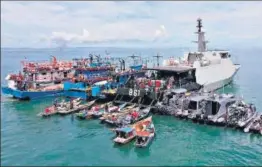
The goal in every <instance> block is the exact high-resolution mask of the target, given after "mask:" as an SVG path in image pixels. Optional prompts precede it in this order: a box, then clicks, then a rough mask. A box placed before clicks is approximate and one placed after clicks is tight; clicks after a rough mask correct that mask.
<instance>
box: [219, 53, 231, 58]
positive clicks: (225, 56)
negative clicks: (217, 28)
mask: <svg viewBox="0 0 262 167" xmlns="http://www.w3.org/2000/svg"><path fill="white" fill-rule="evenodd" d="M220 56H221V58H222V59H226V58H228V57H229V55H228V53H220Z"/></svg>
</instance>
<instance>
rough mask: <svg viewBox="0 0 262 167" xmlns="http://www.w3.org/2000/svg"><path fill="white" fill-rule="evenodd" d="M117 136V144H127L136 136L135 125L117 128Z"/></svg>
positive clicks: (115, 140)
mask: <svg viewBox="0 0 262 167" xmlns="http://www.w3.org/2000/svg"><path fill="white" fill-rule="evenodd" d="M115 132H116V138H115V139H114V142H115V143H117V144H126V143H128V142H130V141H132V140H133V139H134V138H135V137H136V133H135V129H134V128H133V127H124V128H117V129H115Z"/></svg>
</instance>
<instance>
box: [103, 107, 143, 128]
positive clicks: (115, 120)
mask: <svg viewBox="0 0 262 167" xmlns="http://www.w3.org/2000/svg"><path fill="white" fill-rule="evenodd" d="M133 110H139V107H137V108H134V109H127V110H126V111H125V112H123V113H122V112H121V113H113V114H112V115H111V116H109V117H107V118H106V119H105V120H104V122H105V123H107V124H109V125H111V126H118V127H119V126H123V125H127V124H124V119H125V117H126V115H128V114H130V113H131V112H133Z"/></svg>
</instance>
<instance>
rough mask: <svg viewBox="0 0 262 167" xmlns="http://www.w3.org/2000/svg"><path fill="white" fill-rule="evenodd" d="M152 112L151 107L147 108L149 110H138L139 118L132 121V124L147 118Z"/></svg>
mask: <svg viewBox="0 0 262 167" xmlns="http://www.w3.org/2000/svg"><path fill="white" fill-rule="evenodd" d="M150 110H151V107H147V108H144V109H139V110H138V116H137V117H135V118H134V119H132V120H131V124H133V123H135V122H138V121H140V120H142V119H144V118H146V117H147V116H148V115H149V113H150Z"/></svg>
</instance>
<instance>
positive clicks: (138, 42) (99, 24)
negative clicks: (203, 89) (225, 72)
mask: <svg viewBox="0 0 262 167" xmlns="http://www.w3.org/2000/svg"><path fill="white" fill-rule="evenodd" d="M199 17H200V18H202V20H203V26H204V27H203V29H204V31H205V32H206V39H207V40H208V41H210V42H209V43H208V46H211V47H217V48H220V47H232V46H237V47H262V2H259V1H257V2H255V1H253V2H237V1H224V2H223V1H216V2H212V1H209V2H207V1H206V2H205V1H203V2H201V1H196V2H193V1H192V2H189V1H184V2H179V1H173V2H172V1H165V2H163V1H161V2H160V1H130V2H128V1H119V2H117V1H100V2H99V1H98V2H95V1H86V2H85V1H78V2H76V1H71V2H69V1H68V2H67V1H64V2H63V1H57V2H56V1H49V2H48V1H46V2H45V1H27V2H8V1H1V47H14V48H21V47H29V48H45V47H47V48H49V47H88V46H138V47H139V46H140V47H141V46H142V47H145V46H152V47H162V46H163V47H165V46H168V47H191V46H194V45H196V44H194V43H192V41H194V40H196V39H197V36H196V34H194V32H195V31H196V20H197V19H198V18H199Z"/></svg>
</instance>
